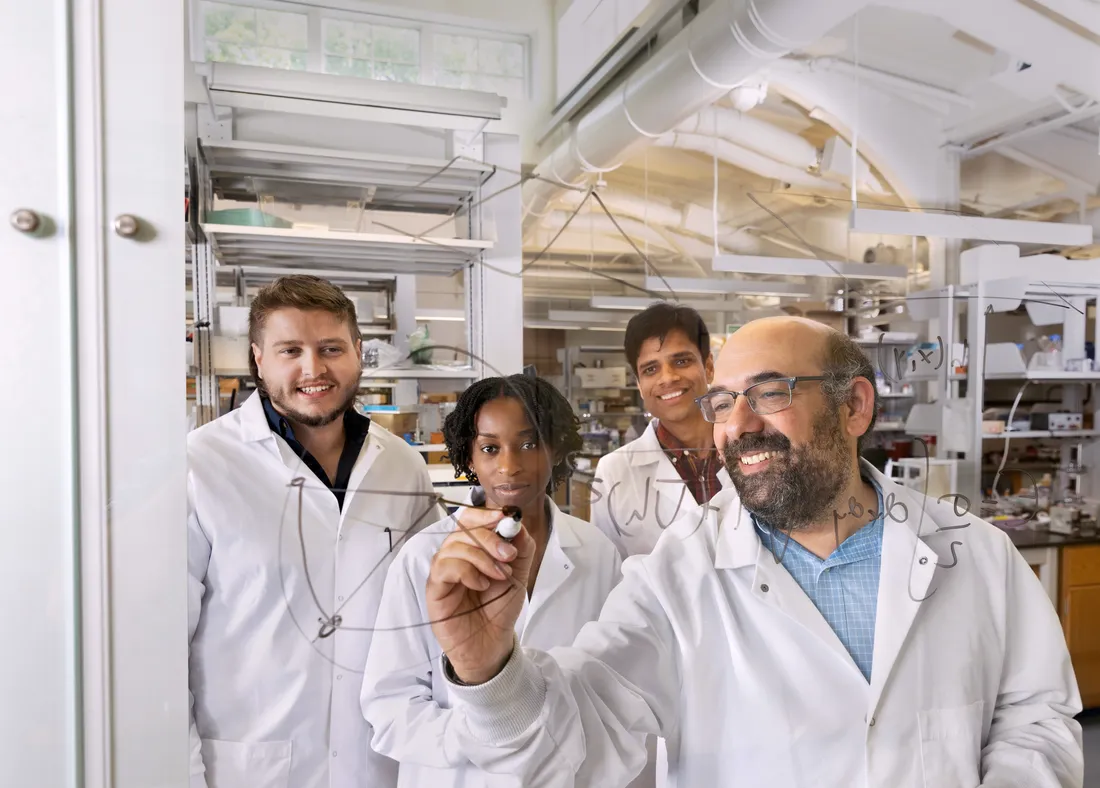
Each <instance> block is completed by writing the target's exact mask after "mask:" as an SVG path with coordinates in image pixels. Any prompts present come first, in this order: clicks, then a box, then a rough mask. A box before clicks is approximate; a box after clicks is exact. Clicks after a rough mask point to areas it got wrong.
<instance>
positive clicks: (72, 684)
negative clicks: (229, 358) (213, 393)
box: [0, 0, 188, 788]
mask: <svg viewBox="0 0 1100 788" xmlns="http://www.w3.org/2000/svg"><path fill="white" fill-rule="evenodd" d="M183 12H184V8H183V3H181V2H176V3H149V2H147V1H146V0H80V2H62V3H53V2H26V0H0V19H2V20H3V24H2V25H0V69H2V72H0V73H3V74H4V75H5V86H4V100H3V102H0V141H2V143H3V144H2V145H0V219H2V222H0V266H2V268H3V271H4V274H5V279H4V286H3V287H0V324H2V326H3V329H4V331H3V334H4V342H3V343H0V344H2V349H0V362H2V363H3V367H4V369H5V371H6V372H7V381H6V385H5V386H4V394H3V395H2V397H0V404H2V405H3V412H4V415H5V417H6V418H5V423H4V438H5V441H4V443H5V448H6V453H5V456H4V460H3V463H2V471H3V472H2V473H0V496H2V499H3V516H2V518H0V521H2V522H3V525H4V537H5V543H4V549H3V551H0V599H3V600H4V605H3V612H2V613H0V626H2V627H3V631H4V632H5V635H6V637H5V644H4V646H3V647H2V648H0V697H2V698H3V699H4V704H3V708H2V709H0V761H2V762H3V763H4V767H3V768H4V779H3V783H4V784H5V785H26V786H32V785H33V786H50V788H69V787H70V786H74V787H75V786H78V785H79V786H82V788H107V787H108V786H111V788H146V787H147V786H152V785H157V786H165V787H167V786H180V788H182V787H183V786H186V785H187V781H188V763H187V758H188V741H187V692H186V688H187V661H186V660H187V651H186V635H185V633H186V620H187V619H186V530H185V515H186V510H185V506H186V500H185V448H184V436H185V428H186V425H185V391H184V388H183V385H182V383H181V381H180V375H179V370H180V367H181V366H182V365H183V362H184V350H183V347H182V345H183V343H182V342H181V341H180V340H181V337H180V330H179V327H180V326H181V325H183V323H184V315H183V311H184V307H183V300H182V299H181V297H180V296H181V294H182V292H183V288H184V282H183V276H182V266H181V265H180V263H181V262H182V259H183V249H184V225H183V217H184V211H183V199H182V198H183V167H182V166H181V165H182V163H183V157H184V139H183V64H184V60H185V58H184V40H183V30H184V13H183ZM21 209H22V210H23V211H24V212H23V213H17V212H18V211H20V210H21ZM116 228H117V229H116ZM131 230H133V231H134V232H131Z"/></svg>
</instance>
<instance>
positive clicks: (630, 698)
mask: <svg viewBox="0 0 1100 788" xmlns="http://www.w3.org/2000/svg"><path fill="white" fill-rule="evenodd" d="M864 469H865V472H867V473H872V474H874V477H875V479H876V480H877V481H878V483H879V484H880V485H882V489H883V493H884V495H885V497H886V500H887V501H888V500H890V496H891V495H893V496H894V498H895V500H897V501H900V502H902V503H904V504H905V506H906V507H907V509H908V518H907V520H906V521H905V522H895V521H892V520H887V524H886V528H885V534H884V540H883V547H882V571H881V579H880V584H879V596H878V611H877V623H876V629H875V642H874V664H873V668H872V675H871V679H870V682H868V681H867V680H866V679H864V677H863V674H862V673H860V671H859V669H858V668H857V667H856V664H855V663H854V662H853V661H852V658H851V657H850V656H849V654H848V652H847V650H846V649H845V648H844V646H843V645H842V644H841V642H840V640H839V639H838V638H837V637H836V635H835V634H834V632H833V630H832V629H831V628H830V626H829V625H828V623H827V622H826V621H825V619H824V618H823V617H822V616H821V614H820V613H819V612H818V611H817V608H816V607H814V605H813V603H812V602H811V601H810V599H809V598H808V597H807V596H806V594H805V593H803V591H802V590H801V588H800V587H799V586H798V584H797V583H796V582H795V581H794V579H793V578H792V577H791V576H790V574H789V573H788V572H787V570H786V569H785V568H784V567H783V566H782V564H779V563H778V562H777V561H776V559H775V557H774V556H773V555H772V554H771V553H770V552H768V551H767V550H766V549H765V548H763V547H762V546H761V542H760V539H759V537H758V535H757V532H756V529H755V528H754V526H753V523H752V521H751V519H750V516H749V513H748V512H747V511H745V510H743V509H742V508H741V506H740V502H739V500H738V498H737V495H736V492H735V491H733V490H726V491H723V492H722V493H720V494H719V495H718V496H715V498H714V500H713V501H712V503H714V504H715V505H716V506H718V507H720V509H721V513H720V516H717V517H712V518H709V521H708V522H707V523H706V524H705V525H704V526H703V527H702V528H699V529H695V528H694V527H693V526H692V525H690V524H687V523H685V524H682V525H677V526H675V527H674V528H673V529H672V530H669V531H668V532H666V533H665V535H664V536H663V537H662V539H661V540H660V542H659V543H658V545H657V547H656V549H655V550H654V551H653V553H652V554H650V555H648V556H641V557H637V558H631V559H629V560H627V561H625V562H624V564H623V574H624V578H623V582H622V583H620V584H619V585H618V586H617V587H616V589H615V590H614V591H613V592H612V594H611V597H610V598H609V599H608V601H607V604H606V606H605V607H604V609H603V612H602V613H601V615H600V620H599V621H598V622H596V623H593V624H589V625H588V626H587V627H585V628H584V629H583V630H582V631H581V634H580V636H579V637H578V638H577V641H576V643H575V644H574V646H573V647H572V648H560V649H555V650H553V651H551V652H550V653H546V652H542V651H537V650H534V649H524V650H521V649H517V650H516V651H515V652H514V653H513V657H512V659H511V660H510V661H509V663H508V664H507V665H506V667H505V669H504V671H503V672H502V673H501V674H500V675H498V676H497V677H496V678H494V679H493V680H492V681H491V682H488V683H486V684H483V685H480V686H475V687H460V686H452V687H451V688H450V689H451V692H452V695H453V696H454V698H455V705H456V710H457V711H460V712H461V713H462V716H461V720H460V722H459V723H458V724H456V725H455V726H454V737H453V739H450V740H448V741H447V742H446V746H447V747H448V749H451V748H453V749H455V750H461V751H463V752H465V753H466V754H467V756H468V757H470V758H471V760H472V761H473V762H475V763H477V764H479V765H480V766H482V768H484V769H486V770H488V771H490V772H493V773H496V774H500V775H511V776H512V778H513V779H514V784H515V785H522V786H524V788H542V787H543V786H600V788H614V786H622V785H624V784H625V783H626V782H627V781H628V779H629V778H630V776H631V774H632V773H633V770H635V769H637V768H639V766H640V765H641V763H642V749H641V744H640V742H639V740H638V735H640V734H645V733H657V734H660V735H661V736H664V737H665V738H666V740H667V742H668V754H669V766H670V783H671V784H672V785H674V786H677V788H701V787H702V786H736V787H737V788H975V786H978V785H982V786H987V787H988V788H993V786H997V788H1010V787H1011V788H1066V787H1069V786H1080V785H1081V783H1082V779H1083V769H1084V765H1083V757H1082V749H1081V729H1080V725H1079V724H1078V723H1077V722H1075V721H1074V719H1073V716H1074V715H1075V714H1076V713H1077V712H1078V711H1079V710H1080V709H1081V699H1080V695H1079V693H1078V689H1077V683H1076V680H1075V677H1074V674H1073V669H1072V667H1071V665H1070V660H1069V654H1068V651H1067V649H1066V644H1065V641H1064V639H1063V636H1062V630H1061V627H1060V626H1059V623H1058V619H1057V616H1056V615H1055V612H1054V609H1053V607H1052V605H1051V603H1050V600H1049V598H1048V597H1047V596H1046V594H1045V593H1044V591H1043V589H1042V587H1041V586H1040V584H1039V581H1038V579H1037V578H1036V577H1035V574H1034V573H1033V572H1032V570H1031V569H1030V568H1029V567H1028V565H1027V563H1026V562H1025V561H1024V560H1023V558H1022V557H1021V556H1020V554H1019V552H1018V551H1017V550H1016V549H1015V548H1014V547H1013V546H1012V543H1011V542H1010V541H1009V539H1008V537H1007V535H1006V534H1004V533H1003V532H1002V531H1000V530H998V529H997V528H996V527H994V526H993V525H990V524H989V523H986V522H983V521H982V520H980V519H978V518H977V517H975V516H961V517H959V516H955V513H954V512H953V507H954V506H955V505H956V504H955V502H953V501H951V500H945V501H942V502H939V501H935V500H931V499H925V498H924V496H921V495H920V494H919V493H917V492H915V491H913V490H909V489H907V488H903V487H901V486H899V485H897V484H895V483H893V482H891V481H890V480H888V479H886V478H885V477H884V476H882V475H881V474H879V473H878V472H877V471H874V470H873V469H872V468H871V466H870V465H867V464H866V463H865V464H864ZM922 502H924V503H925V504H926V511H925V514H924V516H923V518H922V516H921V508H922ZM894 511H895V514H897V515H898V518H899V519H902V518H901V510H900V509H899V508H898V507H895V510H894ZM964 524H965V525H966V526H967V527H966V528H961V529H958V528H955V527H956V526H960V525H964ZM940 529H954V530H940ZM918 535H919V538H918ZM955 542H958V543H959V544H955V545H954V547H953V546H952V544H953V543H955ZM953 550H954V551H955V552H956V554H957V558H958V562H957V563H955V562H954V561H953V558H952V551H953ZM951 565H953V568H947V567H948V566H951ZM918 600H922V601H918ZM631 734H634V736H631ZM493 744H495V745H496V746H491V745H493Z"/></svg>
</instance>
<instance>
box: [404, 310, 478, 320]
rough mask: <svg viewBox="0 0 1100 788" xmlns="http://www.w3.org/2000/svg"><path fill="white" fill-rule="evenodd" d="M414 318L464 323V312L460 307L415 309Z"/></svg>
mask: <svg viewBox="0 0 1100 788" xmlns="http://www.w3.org/2000/svg"><path fill="white" fill-rule="evenodd" d="M415 319H416V320H439V321H447V322H454V323H465V322H466V312H465V311H463V310H461V309H417V310H416V317H415Z"/></svg>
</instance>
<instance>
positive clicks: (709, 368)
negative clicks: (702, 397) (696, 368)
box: [703, 353, 714, 386]
mask: <svg viewBox="0 0 1100 788" xmlns="http://www.w3.org/2000/svg"><path fill="white" fill-rule="evenodd" d="M703 368H704V369H705V370H706V372H707V385H708V386H709V385H710V384H711V383H713V382H714V354H713V353H710V354H708V355H707V360H706V361H705V362H703Z"/></svg>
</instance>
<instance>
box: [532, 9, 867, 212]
mask: <svg viewBox="0 0 1100 788" xmlns="http://www.w3.org/2000/svg"><path fill="white" fill-rule="evenodd" d="M869 2H870V0H828V2H825V0H715V2H714V3H713V4H712V5H710V6H709V7H708V8H707V9H706V10H704V11H702V12H701V13H700V14H699V15H698V16H697V17H696V18H695V19H694V20H693V21H692V22H691V23H690V24H689V25H688V26H687V27H686V28H685V29H684V30H683V31H682V32H681V33H680V34H679V35H677V36H676V37H675V38H674V39H673V40H672V41H671V42H669V43H668V44H667V45H666V46H665V47H663V48H661V49H659V50H658V51H657V52H656V53H655V54H654V55H653V56H652V57H651V58H650V59H649V60H647V61H646V62H645V63H644V64H643V65H641V66H640V67H639V68H638V69H637V70H636V71H635V72H634V73H632V74H631V75H630V76H628V77H627V78H626V79H625V80H624V81H623V84H622V85H621V86H619V87H618V88H616V89H615V91H614V92H613V93H611V94H610V95H609V96H607V97H606V98H605V99H604V100H603V101H601V102H600V103H599V104H597V105H596V106H594V107H593V108H592V109H590V110H589V111H588V112H586V113H585V114H584V115H582V116H581V117H579V118H578V119H577V120H576V121H575V122H574V124H573V125H572V127H571V131H570V134H569V137H568V138H567V139H566V140H564V141H563V142H562V143H561V144H560V145H558V147H557V148H556V149H555V150H554V151H553V152H552V153H551V154H550V155H549V156H548V157H547V158H546V159H545V160H544V161H543V162H541V163H540V165H539V166H538V168H537V170H538V172H539V173H540V174H541V175H542V176H543V177H546V178H553V179H557V180H558V181H560V182H561V183H562V184H574V183H576V182H577V181H578V180H579V179H580V178H581V177H582V176H584V175H585V174H586V173H594V172H603V171H608V170H611V169H614V168H615V167H617V166H618V165H619V163H620V162H621V161H622V160H623V159H624V158H626V157H628V156H630V155H632V154H634V153H636V152H637V150H638V149H639V148H641V147H642V146H644V145H646V144H648V143H649V142H651V141H652V140H654V139H656V138H658V137H660V136H662V135H663V134H665V133H666V132H667V131H669V130H670V129H672V128H673V127H675V126H676V124H678V123H680V122H681V121H683V120H684V119H686V118H688V117H690V116H692V115H694V114H695V113H697V112H699V111H700V110H701V109H703V108H704V107H707V106H709V105H711V104H713V103H714V102H715V101H716V100H717V99H718V98H720V97H721V96H723V95H724V94H726V93H728V92H729V91H730V90H732V89H734V88H736V87H738V86H739V85H740V84H741V83H743V82H744V81H745V80H746V79H748V78H749V77H751V76H752V75H753V74H754V73H755V72H757V71H759V70H760V69H761V68H763V67H764V66H766V65H767V64H768V63H770V62H772V61H773V60H775V59H776V58H780V57H782V56H784V55H786V54H788V53H790V52H791V51H792V50H796V49H799V48H801V47H804V46H806V45H808V44H809V43H812V42H813V41H816V40H817V39H819V38H820V37H821V36H823V35H824V34H825V33H827V32H828V31H829V30H831V29H833V28H834V27H836V26H837V25H838V24H840V23H841V22H843V21H844V20H845V19H847V18H849V17H850V16H851V15H852V14H854V13H855V12H856V11H859V10H860V9H861V8H863V7H864V6H866V5H868V4H869ZM560 191H561V188H560V187H558V186H556V185H554V184H553V183H547V182H545V181H539V180H532V181H529V182H528V183H527V185H526V186H525V187H524V190H523V202H524V205H525V206H526V210H527V214H526V217H525V219H524V222H525V224H527V223H529V222H532V221H537V219H538V216H539V215H541V214H543V213H545V211H546V208H547V206H548V204H549V203H550V202H551V201H552V200H553V199H554V198H555V197H556V196H557V194H558V193H559V192H560Z"/></svg>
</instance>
